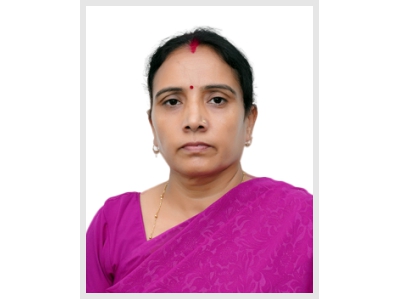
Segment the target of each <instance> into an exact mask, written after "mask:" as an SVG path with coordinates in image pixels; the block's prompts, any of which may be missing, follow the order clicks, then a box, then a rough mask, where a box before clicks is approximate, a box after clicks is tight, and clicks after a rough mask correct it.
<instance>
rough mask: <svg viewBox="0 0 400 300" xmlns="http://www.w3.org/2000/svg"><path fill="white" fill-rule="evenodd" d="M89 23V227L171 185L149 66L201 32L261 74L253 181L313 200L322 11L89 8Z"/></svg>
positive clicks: (248, 153) (248, 158) (246, 158)
mask: <svg viewBox="0 0 400 300" xmlns="http://www.w3.org/2000/svg"><path fill="white" fill-rule="evenodd" d="M241 16H242V17H241ZM239 17H241V21H240V22H239V21H238V19H239ZM149 18H151V19H153V20H154V22H155V21H156V22H157V23H158V24H162V26H144V24H146V22H147V20H148V19H149ZM86 24H87V36H86V40H87V46H86V47H87V48H86V49H87V51H86V55H87V56H86V57H87V59H86V72H87V73H86V80H87V84H86V87H87V89H86V116H87V118H86V126H87V136H86V137H87V139H86V141H87V144H86V149H87V151H86V172H87V177H86V183H87V185H86V191H87V193H86V197H87V198H86V204H87V205H86V208H87V211H86V225H87V226H88V225H89V223H90V221H91V219H92V218H93V216H94V214H95V213H96V211H97V210H98V209H99V208H100V206H101V205H103V203H104V201H105V200H106V199H107V198H108V197H111V196H114V195H117V194H121V193H124V192H127V191H139V192H141V191H144V190H145V189H148V188H150V187H152V186H154V185H157V184H159V183H161V182H164V181H167V180H168V176H169V168H168V166H167V164H166V163H165V161H164V160H163V158H162V157H161V156H159V157H158V159H155V156H154V153H153V151H152V145H153V135H152V132H151V129H150V125H149V123H148V121H147V114H146V111H147V110H148V109H149V108H150V106H149V96H148V93H147V90H146V77H145V70H146V64H147V61H148V57H149V56H150V54H151V53H153V51H154V50H155V48H156V47H157V46H158V45H159V43H160V42H161V41H162V40H164V39H166V38H169V37H171V36H172V35H177V34H181V33H183V32H186V31H188V30H191V29H193V28H194V27H196V26H211V27H213V28H216V29H220V33H221V34H222V35H223V36H225V37H227V38H228V39H229V40H231V41H232V43H234V44H235V45H236V46H237V47H238V48H240V49H241V50H242V51H243V52H244V53H245V55H246V56H247V57H248V59H249V61H250V63H251V65H252V67H253V70H254V77H255V81H254V85H255V94H256V103H257V105H258V109H259V115H258V120H257V123H256V126H255V130H254V134H253V144H252V145H251V147H250V148H245V152H244V155H243V158H242V166H243V168H244V170H245V172H247V173H249V174H252V175H255V176H258V177H260V176H266V177H271V178H274V179H277V180H283V181H286V182H288V183H291V184H293V185H295V186H299V187H303V188H305V189H307V190H308V191H309V192H310V193H312V192H313V13H312V7H299V6H298V7H271V6H261V7H255V6H250V7H224V6H221V7H212V8H211V9H210V7H207V6H203V7H191V6H186V7H142V6H139V7H135V6H131V7H121V6H119V7H88V8H87V19H86Z"/></svg>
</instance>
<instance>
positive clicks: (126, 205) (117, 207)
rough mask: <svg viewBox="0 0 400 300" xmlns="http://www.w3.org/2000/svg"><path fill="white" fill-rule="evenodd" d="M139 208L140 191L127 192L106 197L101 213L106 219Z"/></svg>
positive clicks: (130, 212) (118, 216)
mask: <svg viewBox="0 0 400 300" xmlns="http://www.w3.org/2000/svg"><path fill="white" fill-rule="evenodd" d="M138 208H140V193H138V192H127V193H123V194H120V195H116V196H113V197H110V198H108V199H107V200H106V201H105V203H104V205H103V207H102V208H101V211H102V213H103V214H104V216H105V218H106V219H107V220H108V221H112V220H113V219H120V218H121V217H122V216H123V215H125V214H127V213H128V214H132V213H133V212H135V211H137V210H138Z"/></svg>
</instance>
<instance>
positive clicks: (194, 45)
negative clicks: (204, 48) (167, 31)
mask: <svg viewBox="0 0 400 300" xmlns="http://www.w3.org/2000/svg"><path fill="white" fill-rule="evenodd" d="M198 45H199V41H198V40H197V39H196V38H194V39H193V40H192V41H191V42H190V44H189V47H190V51H191V52H192V53H195V52H196V48H197V46H198Z"/></svg>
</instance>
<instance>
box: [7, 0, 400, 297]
mask: <svg viewBox="0 0 400 300" xmlns="http://www.w3.org/2000/svg"><path fill="white" fill-rule="evenodd" d="M398 16H399V5H398V1H379V2H377V1H349V0H347V1H321V3H320V112H319V113H320V114H319V118H320V124H319V128H320V138H319V140H320V162H319V164H320V178H319V182H320V184H319V190H320V199H319V204H320V213H319V219H320V226H319V231H320V235H319V245H320V257H319V265H320V299H322V300H326V299H395V298H396V297H398V295H399V292H398V282H399V275H398V270H399V268H400V262H399V255H398V253H400V247H399V239H398V232H399V227H400V224H399V218H398V212H399V204H398V203H399V198H400V197H399V196H400V193H399V188H398V187H399V182H400V178H399V171H398V170H399V169H400V162H399V154H398V153H400V147H399V138H398V136H399V128H400V124H399V123H400V121H399V117H398V115H399V110H398V107H397V105H398V103H399V99H400V91H399V82H400V73H399V70H400V61H399V55H398V54H399V53H400V45H399V39H398V28H400V19H399V17H398ZM143 28H145V26H143ZM0 30H1V47H0V66H1V67H0V85H1V86H0V101H1V102H0V103H1V104H0V105H1V106H0V125H1V127H0V128H1V132H0V139H1V147H0V152H1V155H0V179H1V181H0V182H1V187H0V199H1V204H0V225H1V227H0V228H1V238H2V239H1V245H2V246H1V248H0V254H1V255H0V264H1V270H2V272H1V293H2V297H3V298H5V299H25V298H32V297H38V298H40V299H79V298H80V297H79V293H80V279H79V276H80V274H81V272H80V253H81V250H80V249H81V248H80V246H81V245H80V242H79V240H80V237H79V235H80V207H81V205H80V202H79V201H80V200H79V199H80V197H79V181H80V178H79V177H80V175H79V132H80V131H79V107H80V106H79V72H80V71H79V32H80V29H79V3H78V1H64V2H55V1H17V2H15V1H14V2H11V1H9V2H4V3H2V5H1V9H0ZM249 56H250V55H249ZM254 148H255V147H254Z"/></svg>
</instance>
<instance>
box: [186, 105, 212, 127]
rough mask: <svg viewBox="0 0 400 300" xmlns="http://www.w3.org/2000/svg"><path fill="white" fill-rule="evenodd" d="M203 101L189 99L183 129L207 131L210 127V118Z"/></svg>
mask: <svg viewBox="0 0 400 300" xmlns="http://www.w3.org/2000/svg"><path fill="white" fill-rule="evenodd" d="M200 102H201V101H188V102H187V104H186V107H185V111H184V113H185V117H184V124H183V129H184V130H185V131H192V132H196V131H206V130H207V129H208V126H209V124H208V120H207V118H206V111H205V108H204V107H203V106H202V105H201V103H200Z"/></svg>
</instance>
